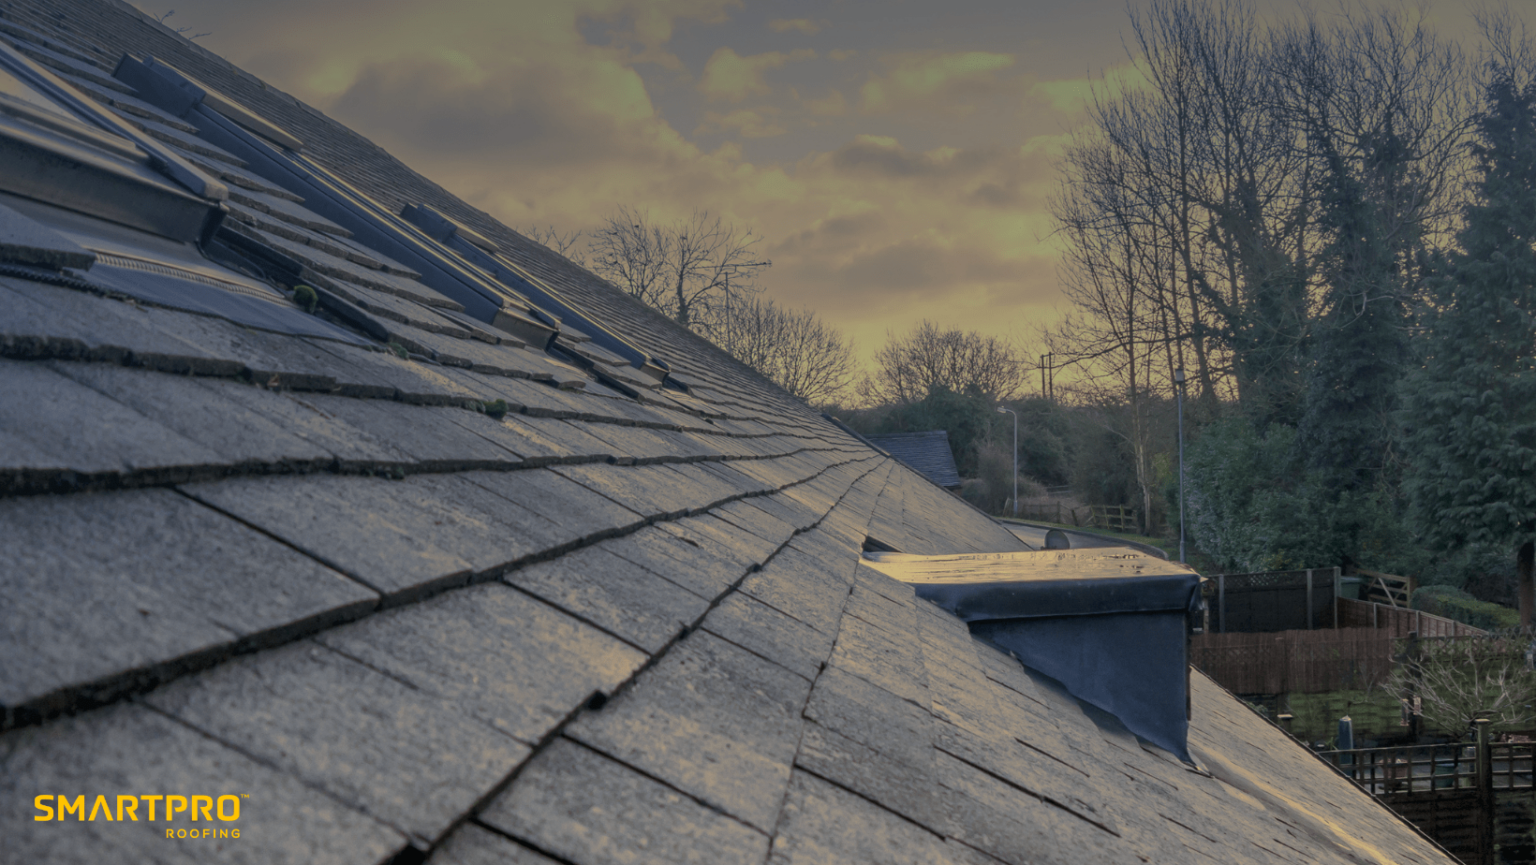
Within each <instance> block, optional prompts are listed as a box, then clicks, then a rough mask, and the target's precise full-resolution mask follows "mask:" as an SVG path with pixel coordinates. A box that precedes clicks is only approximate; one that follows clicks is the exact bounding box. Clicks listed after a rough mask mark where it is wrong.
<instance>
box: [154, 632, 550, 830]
mask: <svg viewBox="0 0 1536 865" xmlns="http://www.w3.org/2000/svg"><path fill="white" fill-rule="evenodd" d="M338 694H344V695H346V697H345V699H336V696H337V695H338ZM145 700H146V702H148V703H149V704H150V705H152V706H154V707H155V708H157V709H159V710H160V711H162V712H165V713H167V714H169V715H171V716H172V717H175V718H177V719H178V720H180V721H182V722H184V723H186V724H188V725H189V726H191V727H193V728H194V729H197V730H200V731H202V732H203V733H205V734H207V735H208V736H211V737H212V738H214V739H215V740H217V741H220V742H224V743H226V744H228V745H230V746H231V747H233V748H236V749H238V750H240V751H241V752H243V753H246V754H250V755H251V756H252V757H254V758H256V759H258V760H261V761H262V762H264V763H267V764H268V765H271V766H273V767H275V768H278V769H280V770H281V771H283V772H286V773H289V774H292V775H294V776H297V777H298V778H300V779H302V780H303V781H305V782H306V783H308V784H311V785H313V786H315V787H317V788H319V789H321V790H324V791H326V792H327V793H330V794H331V795H332V796H335V797H336V798H338V799H340V800H341V801H343V802H346V803H348V804H351V805H353V806H354V807H356V808H358V809H359V810H361V811H363V812H364V813H366V814H369V815H371V816H373V817H375V818H376V819H379V820H380V821H382V822H384V823H387V824H389V825H391V826H394V827H396V828H398V829H400V830H401V831H403V832H405V833H407V834H408V835H410V836H412V837H413V838H415V839H417V841H418V843H427V844H430V843H431V842H432V841H434V840H436V839H437V838H438V837H439V836H440V835H442V834H443V833H444V832H445V831H446V830H447V829H448V828H449V827H450V826H451V825H452V824H453V823H455V822H456V821H457V820H458V818H459V817H460V815H462V814H464V813H465V812H466V811H468V810H469V808H470V806H471V805H473V804H474V803H475V802H476V801H478V800H479V799H480V798H481V797H483V796H484V795H485V794H486V793H488V792H489V791H490V790H491V789H492V788H493V787H494V786H495V785H496V784H497V783H499V782H500V781H501V780H502V779H504V778H506V777H507V775H508V774H509V773H510V772H511V771H512V769H513V768H514V767H516V766H517V764H518V763H520V762H522V760H523V759H524V758H525V757H527V756H528V753H529V749H528V746H527V745H524V744H522V743H520V742H518V741H516V740H514V739H512V738H511V737H509V736H507V735H505V734H503V733H500V732H497V731H496V730H494V729H492V728H491V727H490V726H488V725H486V724H483V723H481V722H479V721H476V720H473V719H471V718H470V717H468V716H467V715H464V714H462V713H461V712H460V711H459V710H458V709H457V708H456V707H454V706H452V705H445V704H444V703H443V702H442V701H440V700H437V699H434V698H432V697H430V696H428V695H427V694H424V693H422V692H421V691H419V690H416V689H414V688H412V687H410V686H408V685H406V684H404V683H402V682H400V681H398V680H396V679H394V678H392V677H390V676H387V675H384V674H382V673H379V672H376V671H374V670H371V669H369V668H368V667H366V666H364V665H363V664H359V663H358V662H356V661H353V660H350V659H348V658H345V657H343V656H341V655H339V654H337V653H336V652H334V651H332V650H330V649H326V648H323V647H321V646H317V645H315V644H314V643H311V642H308V641H302V642H298V643H293V644H290V645H288V646H284V647H283V648H280V649H276V650H274V651H271V652H267V653H264V654H261V655H259V656H254V657H245V658H240V659H237V660H234V661H231V662H230V663H227V664H225V665H223V666H221V667H219V668H218V669H216V670H213V671H210V672H207V673H202V674H198V675H196V676H192V677H189V678H185V679H181V680H179V681H177V682H174V683H172V684H170V685H168V686H166V687H164V688H161V689H160V690H157V691H155V692H153V693H151V694H150V695H148V696H147V697H146V698H145Z"/></svg>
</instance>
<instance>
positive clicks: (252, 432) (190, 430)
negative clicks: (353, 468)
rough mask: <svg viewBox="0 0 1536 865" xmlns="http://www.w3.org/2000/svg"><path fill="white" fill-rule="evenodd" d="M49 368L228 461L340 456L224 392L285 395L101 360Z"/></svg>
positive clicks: (312, 463) (298, 461)
mask: <svg viewBox="0 0 1536 865" xmlns="http://www.w3.org/2000/svg"><path fill="white" fill-rule="evenodd" d="M49 368H50V369H52V370H54V371H55V372H58V373H61V374H63V375H65V376H67V377H69V378H71V379H73V380H74V381H77V382H79V383H80V384H83V385H85V386H86V387H89V388H91V389H92V390H95V391H98V392H100V393H101V394H103V395H105V396H107V397H109V398H111V399H113V400H116V401H117V402H119V403H122V404H123V405H125V406H127V407H129V408H131V409H133V410H134V411H136V412H138V413H139V414H142V415H144V416H145V417H148V418H150V419H152V420H154V421H155V422H156V423H158V424H160V425H162V426H164V427H165V428H167V429H170V430H172V431H174V432H176V433H177V434H178V435H181V436H184V437H185V438H186V439H188V440H190V441H194V442H197V443H198V444H199V445H202V446H203V447H204V448H206V449H208V450H210V451H213V452H216V453H218V454H219V456H220V457H221V459H220V460H219V462H221V463H223V464H225V465H230V466H235V465H240V464H246V463H253V464H262V465H266V466H271V465H279V466H283V467H289V468H293V467H318V466H320V465H323V464H328V463H330V462H331V461H333V460H334V459H335V458H336V454H335V453H333V452H332V451H331V450H329V449H327V448H325V447H322V446H320V445H319V444H316V443H315V442H313V441H309V440H306V439H303V438H300V437H299V436H297V435H294V434H293V433H291V432H289V431H288V430H287V429H286V427H285V425H284V424H283V423H281V422H280V419H278V420H274V419H270V418H269V417H268V416H267V415H265V414H263V413H262V412H259V411H255V410H252V409H250V408H248V407H247V406H246V405H244V404H242V403H239V402H236V401H234V400H232V399H229V398H227V397H225V396H224V395H223V394H221V393H220V391H221V390H227V389H228V388H229V387H239V388H241V389H242V390H246V391H249V392H252V394H253V395H265V396H266V397H267V399H268V400H279V399H281V397H280V396H278V395H277V394H274V393H265V392H262V391H259V389H257V388H252V387H250V386H249V385H240V384H233V383H229V384H226V386H225V387H224V388H218V387H208V386H206V385H205V383H204V382H202V381H199V380H197V379H193V378H189V377H186V376H172V375H165V374H163V373H157V372H149V371H147V370H138V369H130V368H125V367H119V366H108V365H105V364H96V363H71V362H53V363H51V364H49ZM252 401H257V400H252Z"/></svg>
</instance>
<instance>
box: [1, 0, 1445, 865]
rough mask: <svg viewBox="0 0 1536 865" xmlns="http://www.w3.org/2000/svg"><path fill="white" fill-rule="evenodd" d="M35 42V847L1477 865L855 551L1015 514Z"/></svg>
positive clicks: (380, 191)
mask: <svg viewBox="0 0 1536 865" xmlns="http://www.w3.org/2000/svg"><path fill="white" fill-rule="evenodd" d="M299 24H300V25H302V22H299ZM0 43H3V44H0V102H3V103H4V104H3V106H0V107H3V109H4V110H3V111H0V658H3V659H4V662H3V663H0V838H3V839H4V850H5V855H6V857H7V861H18V862H23V861H24V862H48V863H57V862H80V863H96V862H148V861H164V862H261V863H281V862H290V863H309V865H338V863H348V865H350V863H356V865H377V863H406V862H412V863H414V862H422V861H429V862H432V863H436V865H452V863H470V862H492V861H496V862H518V863H539V865H549V863H553V862H561V863H578V865H600V863H610V862H626V863H647V862H684V861H687V862H711V863H714V862H721V863H737V862H752V863H763V862H767V861H772V862H774V863H788V862H839V863H844V862H872V863H919V862H922V863H939V862H960V863H973V865H984V863H997V862H1007V863H1025V862H1030V863H1037V862H1046V863H1083V862H1092V863H1098V862H1105V863H1108V862H1114V863H1128V865H1131V863H1139V862H1159V863H1182V862H1190V861H1203V858H1204V857H1210V858H1211V859H1213V860H1215V861H1227V862H1258V861H1266V862H1267V861H1278V862H1289V863H1298V865H1299V863H1320V862H1321V863H1346V862H1359V861H1378V862H1380V861H1391V862H1401V863H1409V862H1414V863H1450V862H1451V861H1452V860H1451V859H1449V857H1448V856H1446V855H1445V854H1444V853H1443V852H1442V851H1440V850H1438V849H1437V848H1435V847H1434V846H1433V845H1431V844H1430V843H1428V842H1426V841H1425V840H1424V839H1423V838H1421V837H1420V836H1418V835H1416V834H1414V833H1413V832H1412V831H1410V830H1409V829H1408V828H1406V827H1405V825H1404V824H1403V823H1402V822H1401V821H1399V820H1397V819H1396V818H1395V817H1394V816H1393V815H1392V814H1391V813H1390V812H1388V811H1387V810H1386V809H1385V808H1383V807H1381V806H1380V805H1378V804H1377V803H1375V802H1374V801H1373V800H1372V799H1371V798H1370V796H1368V795H1367V794H1366V793H1364V792H1363V791H1362V790H1360V789H1359V788H1358V787H1355V786H1352V785H1351V784H1350V783H1349V782H1347V781H1345V780H1344V779H1343V778H1341V777H1339V776H1338V775H1336V774H1334V773H1333V772H1332V771H1331V770H1330V769H1329V768H1328V767H1327V766H1325V765H1324V764H1323V763H1322V762H1321V761H1319V760H1317V759H1316V758H1314V757H1313V756H1312V755H1310V754H1308V753H1307V752H1306V751H1305V750H1304V749H1303V748H1301V747H1300V746H1298V745H1297V744H1296V743H1295V742H1293V741H1291V740H1290V739H1289V738H1287V737H1286V736H1285V734H1284V733H1282V732H1281V731H1279V730H1278V729H1276V728H1274V727H1272V726H1270V725H1269V724H1268V723H1266V722H1265V721H1264V720H1262V719H1261V718H1259V717H1258V716H1257V715H1255V714H1254V713H1252V712H1251V711H1249V710H1248V709H1247V708H1246V707H1244V705H1243V704H1242V703H1241V702H1240V701H1238V700H1237V699H1235V698H1234V697H1233V696H1232V695H1230V694H1228V693H1226V692H1225V691H1222V690H1221V689H1220V688H1218V687H1216V686H1215V685H1213V684H1212V683H1211V682H1210V681H1209V680H1208V679H1206V678H1205V677H1203V676H1201V675H1200V674H1198V673H1194V674H1192V682H1193V693H1192V697H1191V703H1190V705H1191V706H1192V709H1193V720H1192V721H1191V722H1190V730H1189V735H1188V742H1189V750H1190V754H1191V755H1192V757H1193V758H1194V760H1195V761H1196V763H1198V766H1197V765H1192V764H1189V763H1185V762H1181V761H1180V760H1178V759H1176V758H1175V757H1174V756H1173V755H1172V754H1170V753H1169V752H1168V751H1166V750H1163V749H1160V748H1157V747H1155V746H1153V745H1150V744H1148V743H1146V742H1145V741H1143V740H1139V739H1138V738H1137V737H1136V736H1134V735H1132V734H1131V733H1130V732H1129V731H1128V730H1127V728H1126V726H1125V725H1124V724H1122V723H1121V722H1120V721H1119V720H1117V719H1116V718H1115V717H1113V716H1112V715H1110V714H1108V713H1107V712H1105V711H1103V710H1101V709H1100V708H1097V707H1095V706H1094V705H1093V704H1091V703H1088V702H1085V701H1083V700H1082V699H1080V698H1079V697H1075V696H1073V695H1072V694H1070V693H1068V691H1067V690H1065V689H1064V688H1063V687H1062V686H1061V685H1060V684H1059V683H1058V682H1056V681H1054V680H1052V679H1050V678H1049V677H1047V676H1044V675H1042V674H1040V673H1039V672H1038V671H1037V670H1034V669H1031V668H1029V667H1027V666H1025V665H1024V664H1022V663H1021V662H1020V661H1019V660H1018V659H1016V658H1015V657H1011V656H1010V655H1009V654H1006V653H1004V652H1001V651H998V650H997V649H996V648H994V646H993V645H992V644H989V643H986V642H983V641H980V640H978V639H976V638H975V637H974V636H973V633H972V631H971V630H970V629H968V627H967V624H966V622H964V621H962V620H961V619H960V618H957V617H956V616H954V615H951V614H950V613H949V612H946V611H945V610H944V609H941V608H940V607H938V606H935V605H933V604H930V603H928V602H926V601H923V600H920V599H919V598H918V597H917V596H916V595H915V594H914V591H913V589H912V587H911V586H910V585H907V584H906V583H903V582H901V581H898V580H895V579H891V578H889V577H887V576H885V575H883V574H881V573H879V572H878V571H876V570H875V569H874V568H872V567H871V564H872V561H873V560H872V559H866V558H864V557H863V555H862V553H861V550H862V547H863V545H864V544H865V542H866V539H867V538H869V537H875V538H878V539H880V540H881V541H883V542H884V543H885V544H886V545H888V546H890V547H893V548H895V549H896V550H898V551H900V552H902V553H907V554H917V555H940V554H984V555H991V554H996V553H1007V552H1017V551H1021V550H1024V547H1025V545H1024V544H1023V543H1022V542H1020V541H1019V540H1018V539H1017V538H1016V537H1015V536H1014V535H1013V534H1011V533H1010V532H1008V531H1006V530H1004V529H1003V528H1002V527H1001V526H999V525H997V524H996V523H994V522H993V521H991V520H990V519H988V518H986V517H985V516H983V515H982V514H980V513H979V512H977V511H975V510H973V509H971V508H969V507H967V506H965V505H964V504H963V503H961V502H958V501H956V500H954V498H953V497H952V496H949V495H947V494H945V493H943V492H941V491H940V490H938V489H935V488H934V486H933V485H932V484H930V483H928V482H927V481H926V480H925V479H924V478H923V477H921V476H920V475H918V474H917V473H916V472H914V471H912V470H911V469H909V468H907V467H906V466H905V465H903V464H902V463H900V462H898V461H896V460H892V459H889V458H888V457H886V456H885V455H883V454H882V453H880V452H878V451H876V450H874V449H872V448H870V447H869V446H868V445H866V444H864V443H863V442H861V441H859V440H857V439H856V438H855V437H853V436H850V435H848V434H847V433H846V432H844V431H843V430H841V429H839V428H838V427H837V426H835V425H834V424H831V423H829V422H827V421H825V420H823V419H822V418H821V417H819V416H818V415H816V414H814V413H812V412H811V411H810V410H808V409H807V408H806V407H805V406H804V405H803V404H802V403H800V402H799V401H797V400H795V399H793V398H791V397H790V396H789V395H788V394H785V393H784V392H783V391H781V390H779V389H778V388H776V387H774V386H773V385H772V384H771V383H769V382H768V381H767V380H766V379H764V378H762V377H761V376H759V375H757V374H755V373H753V372H752V371H750V370H748V369H746V368H745V367H743V366H741V365H740V364H738V363H736V362H734V361H733V360H731V359H730V358H728V357H727V356H726V355H724V354H723V353H721V352H719V351H718V350H716V349H714V348H713V347H712V346H710V345H708V344H707V343H705V342H704V341H703V340H701V339H699V338H698V337H696V336H695V335H693V334H691V333H688V332H687V331H686V330H684V329H682V328H680V327H678V326H677V325H676V324H674V323H673V322H671V321H669V320H667V319H666V318H664V317H662V316H660V315H658V314H657V313H655V312H653V311H651V310H649V309H646V308H644V307H642V306H641V305H640V304H638V303H636V302H634V301H633V300H632V299H630V298H629V297H628V296H626V295H624V294H623V293H621V292H619V291H618V290H616V289H615V288H613V287H612V286H610V285H608V284H606V283H604V282H602V281H601V280H599V279H597V278H595V277H594V276H593V275H592V274H590V273H588V272H586V271H584V270H582V269H580V268H579V267H576V266H575V265H573V264H572V263H571V262H569V261H567V260H566V259H564V258H562V257H561V256H559V255H557V254H555V253H553V252H551V251H549V250H547V249H545V248H543V247H541V246H539V245H537V244H534V243H532V242H530V241H529V240H527V239H526V238H523V237H522V236H520V235H518V234H517V233H515V232H513V231H511V230H510V229H508V228H507V227H505V226H503V225H501V224H499V223H497V222H496V221H495V220H493V219H491V218H490V217H489V216H487V215H486V214H484V213H481V212H479V211H477V210H475V209H474V208H473V207H471V206H469V205H468V204H466V203H465V202H463V201H461V200H459V199H458V198H456V197H454V196H453V195H451V194H449V193H448V192H446V191H445V190H443V189H442V188H441V187H439V186H437V185H435V184H433V183H432V182H431V181H429V180H427V179H425V178H423V177H422V176H421V175H419V174H416V173H415V172H413V171H411V170H410V169H409V168H407V167H406V166H405V165H403V164H402V163H400V162H399V161H398V160H396V159H395V158H393V157H391V156H390V155H389V154H387V153H385V152H384V151H383V150H381V149H380V148H378V147H376V146H375V145H373V144H371V143H370V142H368V141H367V140H365V139H364V138H362V137H361V136H359V135H358V134H356V133H355V132H352V131H351V130H349V129H347V128H346V127H344V126H342V125H341V124H339V123H336V122H335V121H333V120H330V119H328V118H326V117H325V116H324V115H322V114H321V113H320V112H318V111H315V110H314V109H312V108H309V107H308V106H305V105H303V104H302V103H300V102H298V101H297V100H295V99H293V98H292V97H290V96H287V95H285V94H283V93H281V92H280V91H278V90H276V89H275V88H271V87H268V86H267V85H265V84H263V83H262V82H260V81H259V80H257V79H256V78H255V77H254V76H251V75H249V74H247V73H245V72H242V71H241V70H239V69H236V68H235V67H233V66H232V65H230V64H229V63H228V62H226V61H224V60H222V59H220V58H218V57H216V56H214V55H212V54H210V53H209V52H207V51H205V50H203V49H201V48H199V47H197V46H196V45H194V44H193V43H191V42H189V41H187V40H186V39H183V38H181V37H179V36H177V35H176V34H174V33H172V32H171V31H169V30H167V29H166V28H164V27H162V26H161V25H159V24H157V23H155V22H154V21H153V20H152V19H150V18H149V17H147V16H145V15H143V14H142V13H140V12H138V11H136V10H135V9H133V8H132V7H131V6H129V5H128V4H126V3H121V2H115V0H72V2H68V3H60V2H57V0H0ZM1049 555H1054V553H1052V554H1049ZM1179 636H1180V638H1182V635H1179ZM1167 648H1169V649H1170V650H1172V651H1174V652H1177V651H1179V648H1178V644H1177V643H1170V644H1169V645H1168V646H1167ZM146 797H165V798H163V799H160V798H146ZM125 799H126V800H129V801H128V802H127V805H128V807H126V808H125V805H124V800H125ZM178 800H179V805H180V806H181V809H180V810H168V809H172V806H173V804H177V803H178ZM152 808H154V809H157V811H155V812H152V811H151V809H152ZM66 809H67V810H66ZM76 809H83V812H81V811H77V810H76ZM152 813H155V814H156V816H154V817H153V819H152V818H151V814H152ZM236 814H238V819H236V818H235V815H236ZM87 815H89V816H88V818H87ZM199 815H200V817H201V819H199ZM210 815H211V816H210ZM50 817H52V818H55V819H49V818H50ZM229 828H233V829H238V830H240V831H239V837H238V838H234V837H227V836H226V835H225V834H220V833H222V832H223V830H225V829H229ZM185 829H190V830H198V831H199V832H202V831H205V830H207V831H210V832H211V833H212V834H206V835H198V836H197V837H195V838H194V837H188V838H182V837H169V836H168V835H167V834H166V833H167V831H168V830H175V831H180V830H185Z"/></svg>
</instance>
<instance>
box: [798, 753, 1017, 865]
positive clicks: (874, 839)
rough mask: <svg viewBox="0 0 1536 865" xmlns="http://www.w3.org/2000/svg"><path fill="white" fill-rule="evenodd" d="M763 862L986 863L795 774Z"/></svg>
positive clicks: (830, 787) (848, 795)
mask: <svg viewBox="0 0 1536 865" xmlns="http://www.w3.org/2000/svg"><path fill="white" fill-rule="evenodd" d="M768 861H769V862H770V863H775V865H777V863H787V865H793V863H823V862H848V863H854V862H857V863H870V865H876V863H879V865H950V863H963V865H982V863H985V862H987V861H989V860H988V859H987V858H986V857H985V856H983V855H982V854H980V853H978V852H976V851H974V850H971V849H969V848H966V847H963V846H961V845H957V844H954V843H953V842H948V843H946V842H945V840H944V839H942V838H940V837H939V836H937V835H935V834H934V833H932V832H930V831H928V830H927V829H924V828H922V827H920V826H918V825H917V824H915V823H912V822H910V821H907V820H904V819H902V818H901V817H898V816H897V815H896V814H895V813H893V812H891V811H887V810H885V809H884V808H881V807H880V806H878V805H875V804H874V803H872V802H869V801H868V800H865V799H862V798H860V797H859V796H856V795H854V794H853V793H849V792H848V791H846V790H842V789H840V788H838V787H835V786H833V785H832V784H828V783H827V782H826V781H823V780H821V779H820V778H816V777H814V776H812V775H808V774H806V773H805V772H796V773H795V775H794V779H793V781H792V782H791V783H790V787H789V795H788V796H787V797H786V799H785V802H784V816H783V818H782V822H781V823H780V825H779V831H778V833H777V834H776V835H775V836H774V839H773V853H772V855H771V856H770V857H769V859H768Z"/></svg>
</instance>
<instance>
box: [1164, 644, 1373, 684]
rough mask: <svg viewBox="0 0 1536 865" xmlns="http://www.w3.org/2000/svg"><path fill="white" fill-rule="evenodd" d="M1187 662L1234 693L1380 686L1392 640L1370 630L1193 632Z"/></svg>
mask: <svg viewBox="0 0 1536 865" xmlns="http://www.w3.org/2000/svg"><path fill="white" fill-rule="evenodd" d="M1189 654H1190V658H1189V660H1190V663H1192V664H1194V665H1195V666H1196V667H1197V668H1199V669H1200V671H1201V672H1203V673H1205V674H1206V675H1208V676H1210V677H1211V678H1212V679H1215V680H1216V682H1217V683H1218V684H1220V685H1221V686H1222V687H1223V688H1226V689H1227V690H1229V691H1231V692H1233V693H1235V694H1322V693H1327V692H1329V691H1344V690H1363V689H1365V688H1368V687H1370V686H1371V685H1379V684H1381V683H1382V682H1383V681H1385V680H1386V678H1387V675H1388V674H1389V673H1391V672H1392V639H1391V638H1390V637H1389V636H1386V635H1384V634H1383V633H1382V632H1381V631H1379V630H1376V629H1373V628H1340V629H1338V630H1332V629H1328V630H1316V631H1279V632H1275V633H1268V634H1212V633H1205V634H1197V635H1195V636H1193V637H1191V638H1190V646H1189Z"/></svg>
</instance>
